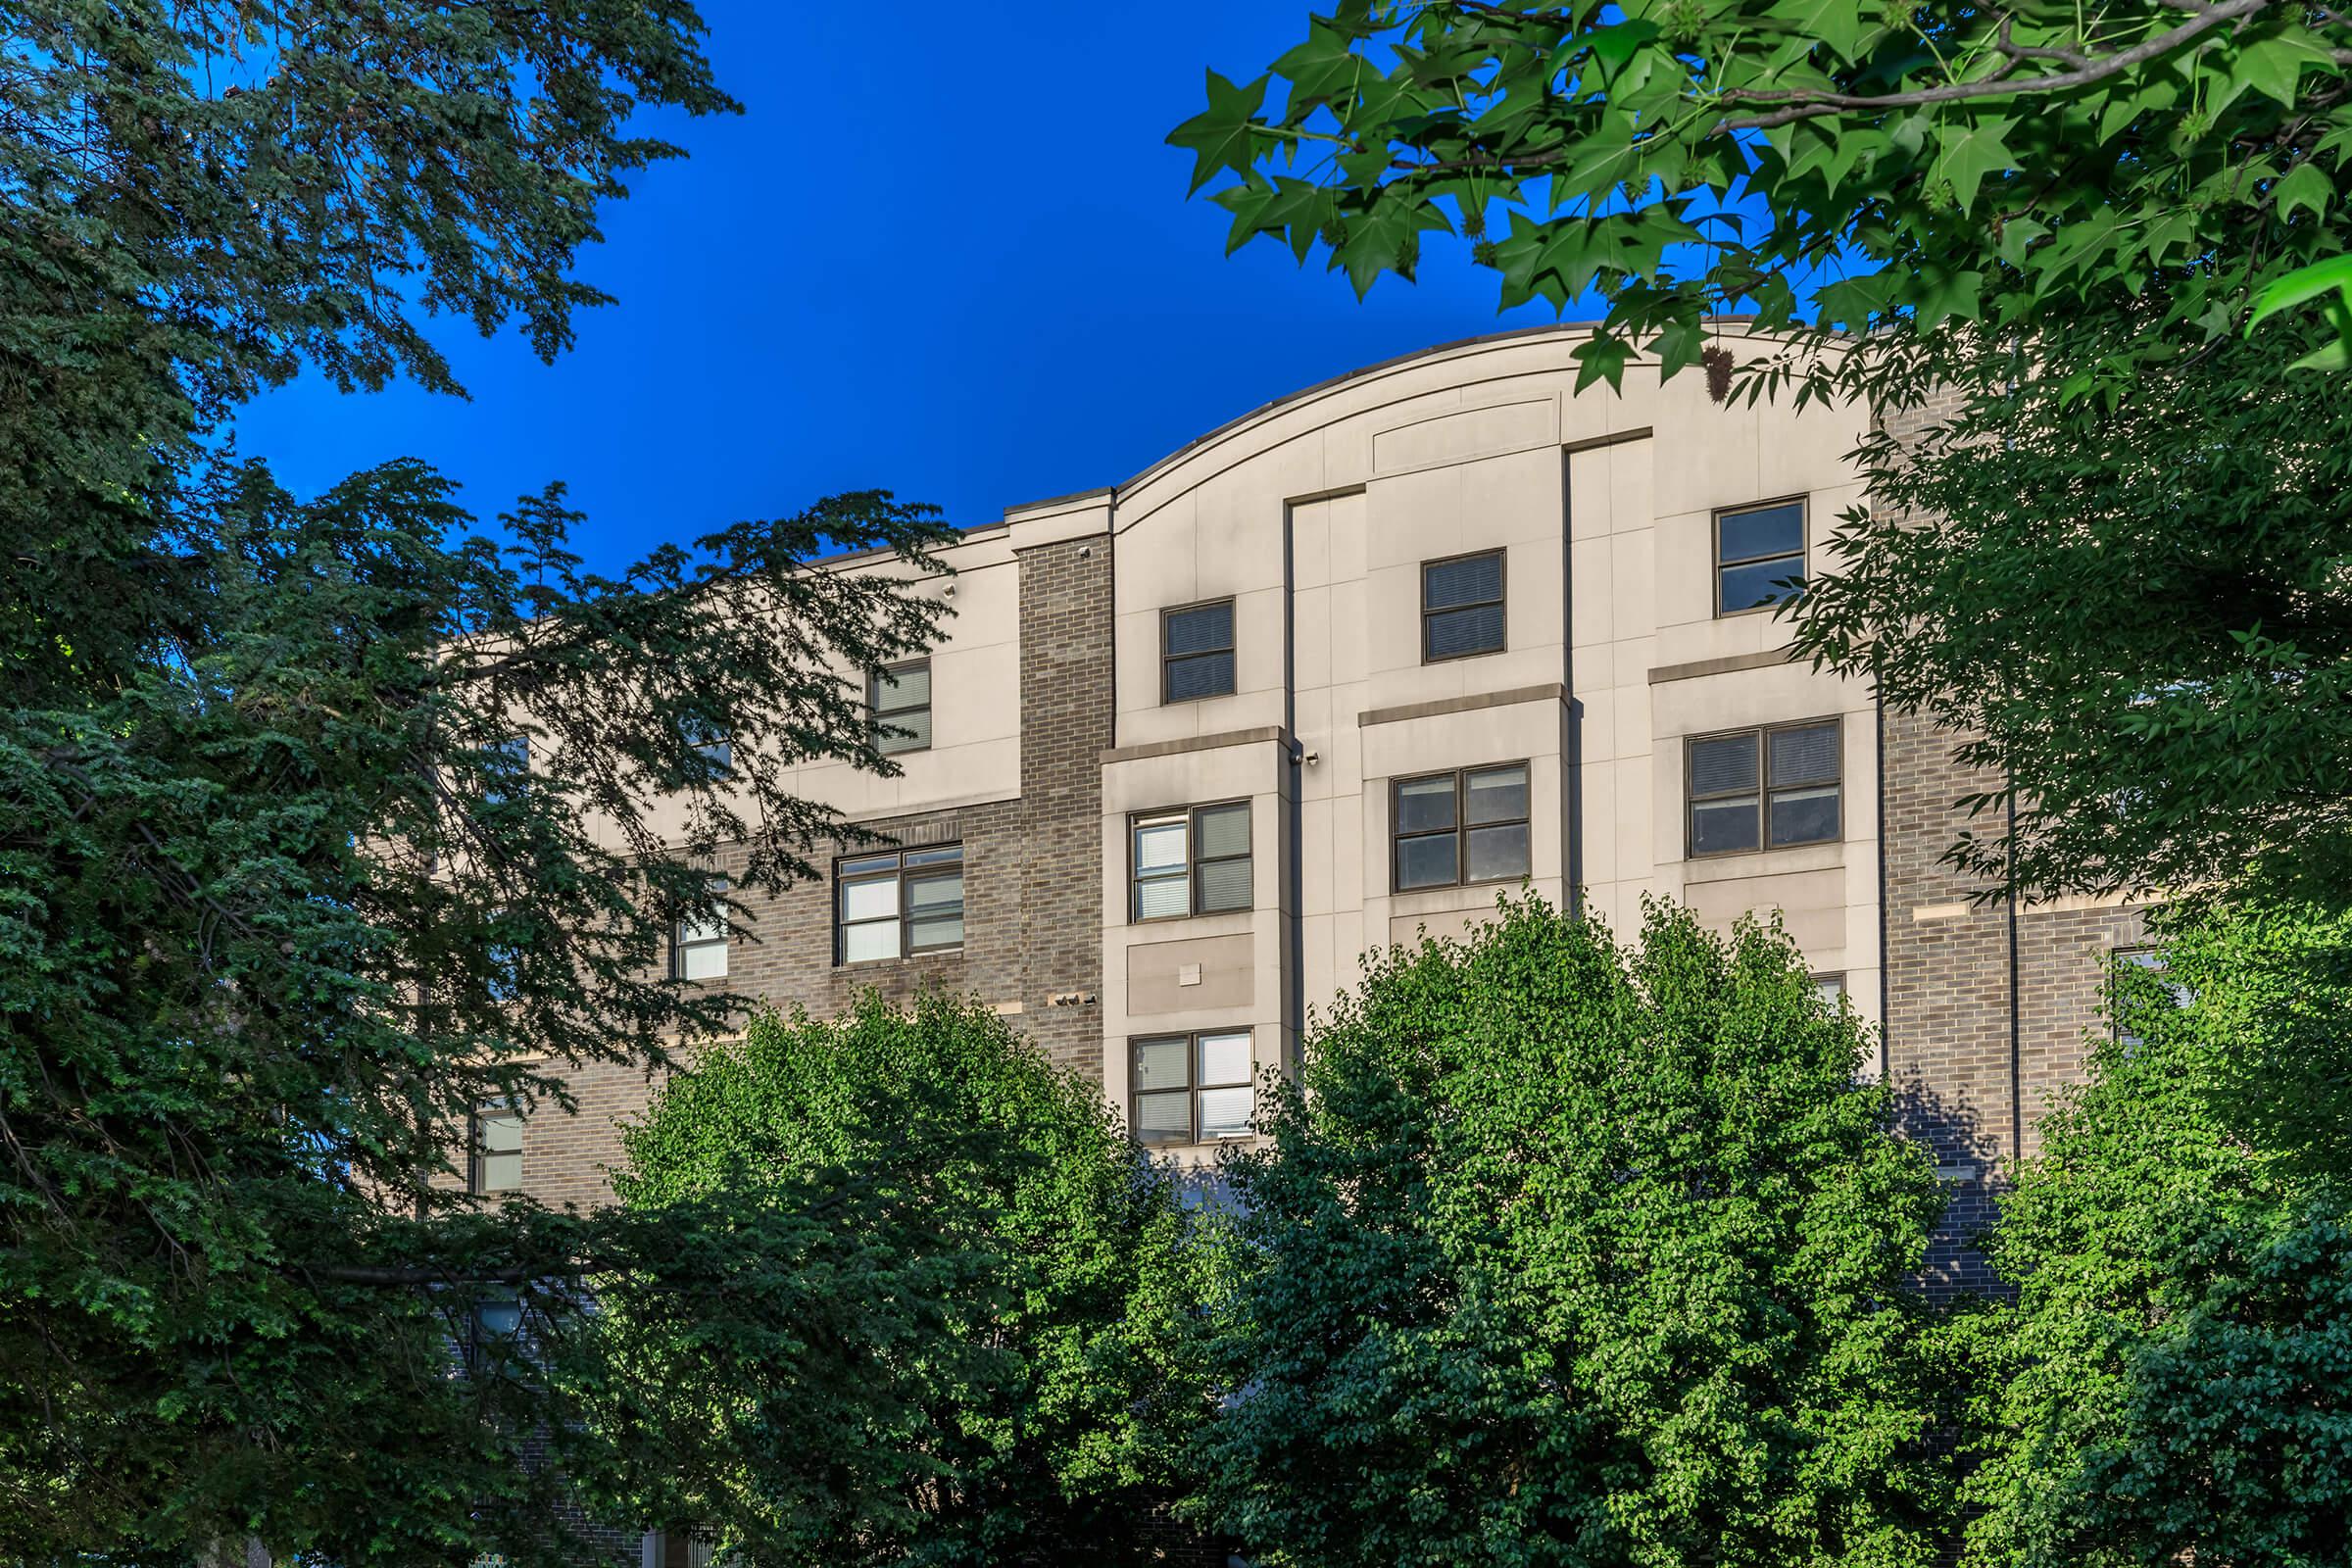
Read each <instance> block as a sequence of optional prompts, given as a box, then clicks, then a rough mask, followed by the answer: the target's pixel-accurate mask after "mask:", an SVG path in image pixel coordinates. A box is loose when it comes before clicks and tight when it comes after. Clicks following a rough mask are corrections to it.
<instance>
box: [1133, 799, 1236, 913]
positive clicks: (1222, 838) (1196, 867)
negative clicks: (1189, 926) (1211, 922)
mask: <svg viewBox="0 0 2352 1568" xmlns="http://www.w3.org/2000/svg"><path fill="white" fill-rule="evenodd" d="M1128 839H1129V842H1130V844H1131V845H1132V847H1133V850H1134V866H1135V897H1134V900H1133V909H1134V914H1133V918H1135V919H1137V920H1178V919H1182V918H1184V917H1185V916H1186V915H1193V914H1215V913H1219V912H1221V911H1223V910H1227V909H1247V908H1249V907H1250V803H1249V802H1247V801H1236V802H1234V803H1232V804H1231V805H1227V806H1201V807H1195V808H1194V809H1192V810H1190V811H1172V812H1167V813H1165V814H1162V815H1157V816H1139V817H1137V818H1135V819H1134V820H1133V822H1132V823H1130V824H1129V827H1128Z"/></svg>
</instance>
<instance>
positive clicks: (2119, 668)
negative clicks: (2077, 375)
mask: <svg viewBox="0 0 2352 1568" xmlns="http://www.w3.org/2000/svg"><path fill="white" fill-rule="evenodd" d="M2130 330H2131V327H2130V326H2129V324H2128V323H2125V324H2120V325H2119V324H2117V323H2113V322H2111V321H2109V320H2107V319H2101V318H2093V319H2086V320H2085V319H2078V320H2072V321H2068V320H2052V321H2051V322H2049V323H2048V324H2047V325H2046V326H2045V327H2044V328H2042V331H2041V336H2040V338H2039V340H2038V342H2037V344H2036V346H2035V348H2034V351H2033V355H2032V358H2034V359H2036V360H2042V361H2045V362H2046V363H2048V364H2050V365H2051V366H2052V367H2053V373H2049V374H2036V373H2034V371H2033V370H2032V369H2027V370H2025V371H2024V372H2023V373H2021V374H2019V375H2017V376H2016V377H2015V379H2014V382H2013V383H2012V384H2009V385H2000V384H1997V383H1990V380H1989V378H1990V377H1991V376H1992V375H1993V374H1995V373H1997V370H1998V363H1997V362H1998V361H1999V360H2000V359H2002V358H2007V359H2009V360H2011V361H2012V362H2013V363H2014V362H2016V361H2017V360H2019V359H2020V358H2022V357H2023V356H2020V355H2018V354H2017V353H2016V352H2015V351H2012V352H2011V353H2010V354H2008V355H2006V356H2003V355H1997V354H1996V355H1987V356H1985V360H1986V361H1989V362H1991V363H1980V364H1978V365H1974V366H1963V367H1960V368H1958V369H1957V372H1956V373H1959V374H1961V375H1964V376H1967V377H1969V378H1971V379H1970V383H1969V384H1975V385H1979V386H1981V387H1983V388H1984V390H1982V391H1981V392H1979V393H1978V394H1977V395H1975V396H1973V397H1969V398H1967V399H1965V400H1963V402H1962V404H1961V406H1960V408H1959V409H1958V410H1957V412H1956V413H1955V414H1954V415H1953V416H1952V417H1950V418H1949V419H1948V421H1946V422H1943V423H1941V424H1939V425H1936V426H1935V427H1933V428H1928V429H1925V430H1919V429H1905V428H1904V427H1902V426H1901V425H1899V424H1897V425H1891V426H1887V427H1883V428H1880V429H1877V430H1875V431H1873V432H1872V433H1871V434H1870V435H1868V436H1867V437H1866V438H1865V439H1864V442H1863V444H1862V447H1861V450H1860V453H1859V455H1858V456H1859V462H1860V466H1861V469H1862V472H1863V475H1864V477H1865V478H1866V479H1867V481H1868V484H1869V486H1870V490H1871V495H1872V502H1871V505H1870V507H1869V508H1867V509H1859V510H1857V511H1855V512H1854V513H1852V514H1850V515H1847V516H1846V517H1844V518H1843V519H1841V520H1840V521H1839V522H1838V524H1837V525H1836V527H1835V530H1834V532H1833V533H1832V534H1831V536H1830V537H1829V538H1828V540H1827V541H1826V549H1825V550H1823V551H1822V553H1821V555H1817V557H1816V567H1817V571H1816V575H1815V576H1814V578H1813V580H1812V581H1811V583H1810V584H1809V587H1808V592H1807V593H1806V595H1805V597H1804V599H1803V601H1802V602H1801V604H1800V605H1799V607H1798V609H1797V613H1795V615H1794V616H1793V622H1794V638H1793V640H1794V642H1795V645H1796V649H1797V651H1798V654H1799V656H1800V657H1802V656H1807V655H1809V656H1811V657H1812V658H1814V659H1815V660H1817V661H1819V662H1824V663H1827V664H1828V665H1830V666H1831V667H1833V668H1836V669H1839V670H1843V671H1848V672H1852V673H1857V674H1862V675H1866V676H1868V677H1869V678H1870V679H1871V681H1872V682H1873V683H1874V684H1875V685H1876V687H1877V689H1878V690H1879V692H1880V693H1881V694H1882V696H1884V697H1885V699H1886V700H1887V702H1888V703H1889V704H1892V705H1894V706H1896V707H1898V708H1902V709H1906V710H1912V711H1923V712H1926V713H1928V714H1930V715H1932V716H1933V717H1934V718H1935V719H1936V721H1937V722H1938V723H1939V724H1940V725H1941V726H1943V727H1945V728H1946V729H1948V730H1949V731H1951V732H1952V733H1953V734H1955V735H1956V736H1959V737H1962V738H1964V740H1965V744H1964V745H1963V746H1962V748H1961V753H1962V755H1963V757H1965V758H1966V759H1967V760H1971V761H1974V762H1977V763H1980V764H1982V765H1983V766H1984V767H1985V769H1986V772H1985V788H1984V791H1983V793H1982V796H1981V798H1980V799H1979V800H1978V801H1977V803H1976V804H1977V805H1978V806H1979V807H1980V808H1981V815H1980V816H1979V818H1978V820H1977V822H1976V823H1975V824H1974V825H1973V826H1972V830H1971V831H1970V832H1969V834H1968V835H1967V836H1966V837H1965V838H1964V839H1963V840H1962V842H1961V843H1960V845H1959V846H1958V850H1957V858H1958V859H1960V860H1961V862H1962V863H1964V864H1966V865H1967V866H1968V867H1969V868H1970V869H1972V870H1974V871H1977V872H1979V873H1981V874H1982V875H1984V876H1985V878H1987V879H1988V881H1989V882H1990V883H1991V884H1993V885H2007V884H2009V883H2010V882H2011V881H2012V880H2014V882H2015V883H2016V884H2017V885H2020V886H2022V887H2024V888H2026V889H2029V890H2031V891H2034V892H2037V893H2045V894H2046V893H2075V892H2082V893H2094V894H2095V893H2106V892H2110V891H2114V890H2117V889H2132V890H2140V889H2150V888H2159V889H2161V888H2170V889H2180V888H2187V887H2193V886H2199V885H2212V884H2218V883H2229V884H2238V883H2241V882H2243V881H2244V880H2245V878H2246V877H2247V875H2248V874H2249V867H2252V866H2254V865H2256V864H2257V862H2259V863H2260V864H2261V865H2262V866H2263V868H2264V874H2265V875H2266V877H2267V878H2268V879H2269V880H2270V881H2272V882H2273V883H2274V884H2277V883H2278V882H2280V881H2281V880H2283V879H2285V878H2287V877H2289V876H2290V875H2291V876H2292V877H2293V878H2294V879H2295V880H2296V881H2297V882H2299V883H2300V884H2302V885H2304V886H2305V887H2307V888H2312V889H2317V888H2321V887H2329V886H2331V887H2333V888H2335V889H2337V890H2338V891H2339V892H2343V893H2352V794H2348V793H2347V791H2346V789H2345V785H2344V780H2345V778H2346V777H2347V776H2352V730H2347V729H2346V728H2345V727H2344V724H2343V721H2342V714H2343V711H2344V710H2345V708H2346V704H2345V702H2344V701H2343V695H2342V694H2344V693H2345V692H2347V691H2352V597H2347V593H2346V588H2345V585H2344V583H2343V581H2342V580H2341V578H2342V574H2341V571H2340V564H2341V562H2342V560H2343V555H2344V550H2345V536H2344V526H2343V519H2344V515H2345V508H2346V506H2347V504H2348V503H2352V383H2347V382H2346V381H2345V379H2344V378H2342V377H2338V376H2280V375H2278V373H2277V369H2276V358H2275V356H2276V350H2275V348H2273V347H2272V346H2270V345H2264V344H2248V343H2245V342H2242V341H2235V340H2222V341H2217V342H2216V343H2215V344H2214V345H2213V346H2212V347H2210V348H2209V349H2207V350H2206V351H2204V352H2203V353H2202V354H2200V355H2199V356H2197V357H2195V358H2194V359H2192V360H2189V361H2184V362H2181V363H2179V364H2172V365H2162V366H2149V367H2146V368H2143V369H2142V370H2141V372H2140V374H2139V376H2138V378H2137V380H2136V381H2135V383H2134V384H2133V385H2132V386H2131V389H2130V390H2129V391H2128V392H2125V393H2123V394H2122V395H2119V396H2117V397H2115V398H2114V399H2112V400H2106V399H2095V398H2083V397H2078V396H2076V395H2074V389H2073V388H2072V387H2070V385H2069V384H2068V380H2067V378H2066V377H2065V376H2064V375H2062V374H2059V373H2055V368H2057V367H2063V366H2067V365H2071V364H2080V363H2083V362H2085V361H2086V360H2094V359H2096V358H2097V357H2098V356H2100V355H2102V354H2105V353H2108V352H2112V351H2116V350H2119V349H2120V348H2121V346H2122V345H2121V342H2120V339H2122V338H2123V337H2125V336H2126V335H2128V333H2129V331H2130ZM1824 557H1826V558H1827V560H1828V561H1830V562H1835V563H1836V564H1837V565H1836V569H1834V570H1832V571H1829V572H1827V573H1822V572H1820V571H1819V570H1818V567H1819V566H1820V565H1821V564H1824ZM2012 812H2013V814H2012Z"/></svg>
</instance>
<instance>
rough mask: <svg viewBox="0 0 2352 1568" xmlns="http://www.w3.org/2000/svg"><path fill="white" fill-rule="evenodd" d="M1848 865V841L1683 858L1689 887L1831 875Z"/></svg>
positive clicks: (1734, 851) (1831, 840)
mask: <svg viewBox="0 0 2352 1568" xmlns="http://www.w3.org/2000/svg"><path fill="white" fill-rule="evenodd" d="M1844 863H1845V841H1844V840H1843V839H1829V840H1826V841H1824V842H1823V843H1820V844H1795V845H1790V846H1789V848H1787V849H1782V850H1731V851H1727V852H1725V853H1724V854H1721V855H1689V854H1686V855H1685V856H1684V858H1683V864H1684V866H1685V870H1684V872H1683V880H1684V881H1685V882H1686V883H1703V882H1736V881H1738V880H1740V878H1742V877H1751V876H1773V875H1777V874H1781V873H1784V872H1789V871H1829V870H1835V869H1836V868H1837V867H1838V866H1841V865H1843V864H1844Z"/></svg>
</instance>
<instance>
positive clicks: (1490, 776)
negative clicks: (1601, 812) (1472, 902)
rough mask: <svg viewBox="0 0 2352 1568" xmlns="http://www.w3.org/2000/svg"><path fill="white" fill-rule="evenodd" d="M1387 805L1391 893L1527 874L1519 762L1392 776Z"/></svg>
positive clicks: (1524, 807)
mask: <svg viewBox="0 0 2352 1568" xmlns="http://www.w3.org/2000/svg"><path fill="white" fill-rule="evenodd" d="M1390 808H1391V809H1390V819H1389V831H1390V835H1391V837H1392V838H1393V839H1394V841H1395V845H1396V852H1395V854H1394V855H1393V856H1392V857H1391V861H1392V865H1393V869H1394V873H1395V876H1394V886H1395V888H1396V891H1397V892H1398V893H1404V892H1409V891H1410V890H1412V889H1414V888H1444V887H1452V886H1454V885H1456V884H1457V883H1466V882H1513V881H1517V880H1518V879H1519V878H1521V877H1523V876H1526V875H1527V874H1528V852H1527V764H1526V763H1525V762H1513V763H1511V764H1510V765H1509V766H1507V767H1472V768H1464V769H1463V770H1462V771H1460V772H1457V773H1432V774H1431V775H1429V776H1428V777H1427V778H1406V779H1398V780H1397V784H1396V786H1395V790H1394V793H1393V795H1392V797H1391V802H1390Z"/></svg>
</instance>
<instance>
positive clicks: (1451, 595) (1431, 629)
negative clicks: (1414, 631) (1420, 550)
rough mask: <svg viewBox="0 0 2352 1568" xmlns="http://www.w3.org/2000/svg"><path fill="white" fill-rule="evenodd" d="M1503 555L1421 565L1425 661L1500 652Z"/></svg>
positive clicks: (1453, 558)
mask: <svg viewBox="0 0 2352 1568" xmlns="http://www.w3.org/2000/svg"><path fill="white" fill-rule="evenodd" d="M1502 635H1503V625H1502V552H1501V551H1499V550H1484V551H1481V552H1479V553H1478V554H1477V555H1475V556H1451V557H1448V558H1446V560H1444V561H1424V562H1423V563H1421V662H1423V663H1424V664H1435V663H1439V662H1443V661H1445V660H1448V659H1471V658H1475V657H1477V656H1478V655H1480V654H1499V653H1501V652H1502Z"/></svg>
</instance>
